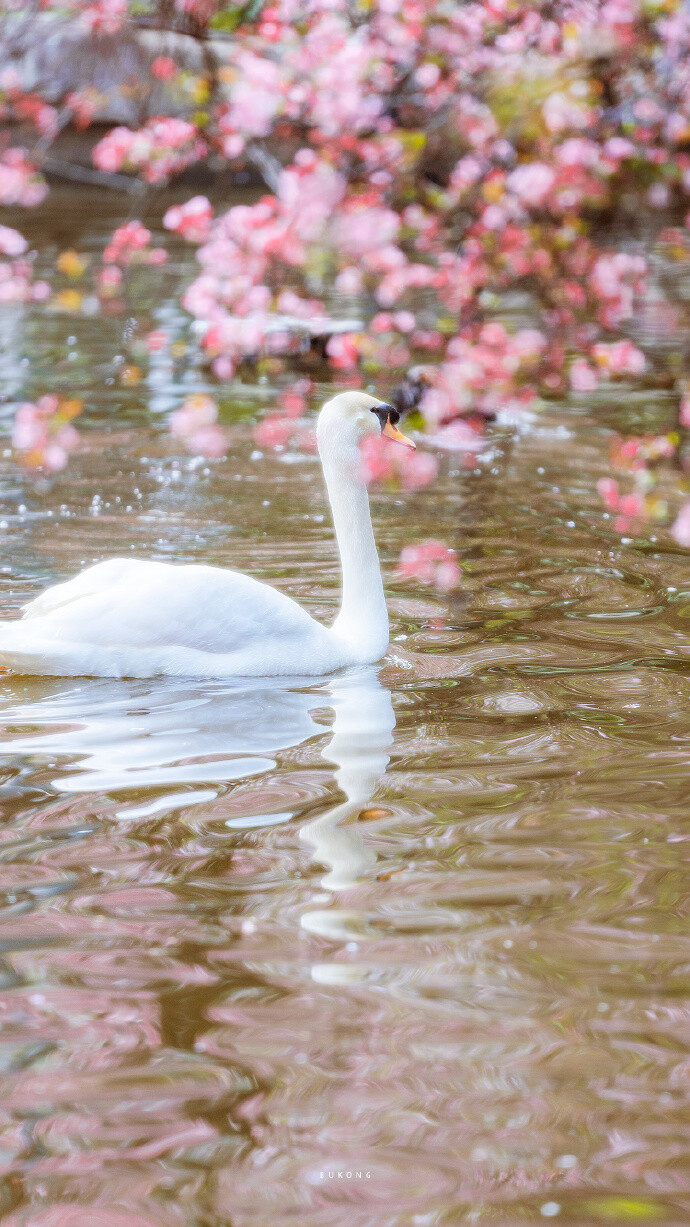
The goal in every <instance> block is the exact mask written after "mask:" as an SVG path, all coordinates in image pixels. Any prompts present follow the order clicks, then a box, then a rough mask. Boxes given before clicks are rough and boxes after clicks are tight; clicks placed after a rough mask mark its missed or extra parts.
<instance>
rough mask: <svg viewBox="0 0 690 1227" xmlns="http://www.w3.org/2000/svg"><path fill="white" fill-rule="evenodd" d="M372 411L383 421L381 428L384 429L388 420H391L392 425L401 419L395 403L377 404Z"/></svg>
mask: <svg viewBox="0 0 690 1227" xmlns="http://www.w3.org/2000/svg"><path fill="white" fill-rule="evenodd" d="M371 412H372V413H375V414H376V416H377V418H378V420H379V422H380V423H381V430H383V428H384V426H385V425H386V422H390V423H391V426H397V424H398V422H399V421H400V414H399V413H398V410H397V409H396V408H395V406H394V405H376V406H375V408H373V409H372V411H371Z"/></svg>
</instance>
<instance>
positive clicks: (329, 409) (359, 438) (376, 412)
mask: <svg viewBox="0 0 690 1227" xmlns="http://www.w3.org/2000/svg"><path fill="white" fill-rule="evenodd" d="M399 421H400V414H399V413H398V410H397V409H396V408H395V407H394V406H393V405H388V404H386V402H385V401H382V400H379V399H378V397H377V396H369V395H368V394H367V393H366V392H340V393H339V394H338V396H334V397H333V399H332V400H329V401H327V402H326V404H325V405H324V407H323V409H322V410H321V412H320V414H319V419H318V422H317V424H316V438H317V441H318V445H319V452H320V453H321V456H322V457H323V456H324V455H325V454H327V453H329V452H330V453H338V452H342V451H343V449H347V448H351V447H352V446H353V445H354V446H355V447H359V444H360V443H362V442H363V440H364V439H366V438H367V436H368V435H385V436H386V438H387V439H394V440H395V442H396V443H402V444H403V445H404V446H405V447H410V448H412V450H413V451H414V449H415V444H414V443H413V442H412V440H411V439H408V438H407V436H406V435H404V434H402V432H401V431H399V430H398V422H399Z"/></svg>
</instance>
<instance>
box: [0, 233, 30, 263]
mask: <svg viewBox="0 0 690 1227" xmlns="http://www.w3.org/2000/svg"><path fill="white" fill-rule="evenodd" d="M27 247H28V243H27V241H26V239H25V238H24V236H23V235H21V234H20V233H19V231H18V230H12V229H10V227H9V226H0V253H2V255H4V256H21V255H23V253H24V252H25V251H26V249H27Z"/></svg>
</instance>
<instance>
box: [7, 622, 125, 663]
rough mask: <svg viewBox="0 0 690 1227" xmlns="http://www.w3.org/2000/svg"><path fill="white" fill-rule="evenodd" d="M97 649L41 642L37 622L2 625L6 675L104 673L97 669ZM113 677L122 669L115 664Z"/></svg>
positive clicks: (64, 642) (72, 644)
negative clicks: (37, 631) (118, 668)
mask: <svg viewBox="0 0 690 1227" xmlns="http://www.w3.org/2000/svg"><path fill="white" fill-rule="evenodd" d="M95 654H96V649H95V648H93V647H90V646H89V645H88V644H83V645H82V644H74V643H69V642H68V641H62V642H61V641H60V640H59V639H41V637H40V635H39V634H37V633H36V621H33V620H32V621H31V622H28V621H24V620H21V619H20V620H18V621H16V622H0V670H1V671H2V672H4V673H9V672H11V673H19V674H33V675H36V674H43V675H45V676H47V677H84V676H89V675H93V674H96V673H99V672H100V673H101V674H102V673H103V666H102V660H101V662H100V664H101V667H100V669H98V668H97V667H96V660H95ZM112 676H113V677H117V676H119V670H117V668H116V667H115V662H113V673H112Z"/></svg>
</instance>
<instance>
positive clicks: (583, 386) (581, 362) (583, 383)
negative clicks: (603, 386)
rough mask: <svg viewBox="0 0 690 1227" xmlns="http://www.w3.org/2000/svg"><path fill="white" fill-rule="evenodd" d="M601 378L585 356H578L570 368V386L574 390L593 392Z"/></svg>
mask: <svg viewBox="0 0 690 1227" xmlns="http://www.w3.org/2000/svg"><path fill="white" fill-rule="evenodd" d="M598 383H599V380H598V379H597V373H596V371H595V370H593V368H592V367H591V366H590V365H589V363H588V362H587V361H586V360H585V359H584V358H576V359H575V361H574V362H573V364H572V366H571V368H570V386H571V388H572V390H573V392H580V393H582V392H593V391H594V390H595V388H596V387H597V385H598Z"/></svg>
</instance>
